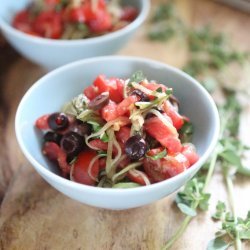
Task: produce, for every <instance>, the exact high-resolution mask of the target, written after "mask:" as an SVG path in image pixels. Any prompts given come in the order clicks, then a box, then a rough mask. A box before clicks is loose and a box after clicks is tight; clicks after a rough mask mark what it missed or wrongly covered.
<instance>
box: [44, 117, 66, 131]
mask: <svg viewBox="0 0 250 250" xmlns="http://www.w3.org/2000/svg"><path fill="white" fill-rule="evenodd" d="M48 124H49V127H50V128H51V129H52V130H55V131H60V130H64V129H66V128H68V127H69V119H68V117H67V115H66V114H64V113H53V114H51V115H50V116H49V118H48Z"/></svg>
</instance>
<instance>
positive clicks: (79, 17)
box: [68, 7, 86, 23]
mask: <svg viewBox="0 0 250 250" xmlns="http://www.w3.org/2000/svg"><path fill="white" fill-rule="evenodd" d="M68 19H69V21H71V22H76V23H84V22H85V21H86V16H85V13H84V8H83V7H74V8H71V9H70V10H69V17H68Z"/></svg>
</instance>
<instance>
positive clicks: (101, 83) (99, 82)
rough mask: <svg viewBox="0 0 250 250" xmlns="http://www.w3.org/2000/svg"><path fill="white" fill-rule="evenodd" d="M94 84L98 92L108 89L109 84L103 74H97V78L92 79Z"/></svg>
mask: <svg viewBox="0 0 250 250" xmlns="http://www.w3.org/2000/svg"><path fill="white" fill-rule="evenodd" d="M94 86H95V87H97V89H98V94H101V93H103V92H108V91H109V84H108V80H107V79H106V76H105V75H99V76H97V78H96V79H95V80H94Z"/></svg>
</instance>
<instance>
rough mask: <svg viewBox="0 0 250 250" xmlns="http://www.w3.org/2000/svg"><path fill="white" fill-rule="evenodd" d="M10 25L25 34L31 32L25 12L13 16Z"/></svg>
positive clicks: (27, 13)
mask: <svg viewBox="0 0 250 250" xmlns="http://www.w3.org/2000/svg"><path fill="white" fill-rule="evenodd" d="M12 25H13V26H14V27H15V28H16V29H19V30H21V31H23V32H25V33H29V32H31V31H32V30H31V27H30V25H31V21H30V16H29V12H28V11H27V10H23V11H20V12H19V13H17V14H16V15H15V18H14V20H13V22H12Z"/></svg>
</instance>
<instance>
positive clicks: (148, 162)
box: [143, 153, 189, 182]
mask: <svg viewBox="0 0 250 250" xmlns="http://www.w3.org/2000/svg"><path fill="white" fill-rule="evenodd" d="M143 166H144V170H145V172H146V174H147V175H148V176H149V177H150V178H151V179H152V181H153V182H159V181H163V180H166V179H168V178H170V177H173V176H175V175H177V174H179V173H182V172H184V171H185V170H186V169H187V168H188V167H189V161H188V159H187V158H186V157H185V156H184V155H183V154H181V153H177V154H174V155H167V156H166V157H164V158H162V159H159V160H153V159H151V158H145V159H144V161H143Z"/></svg>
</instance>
